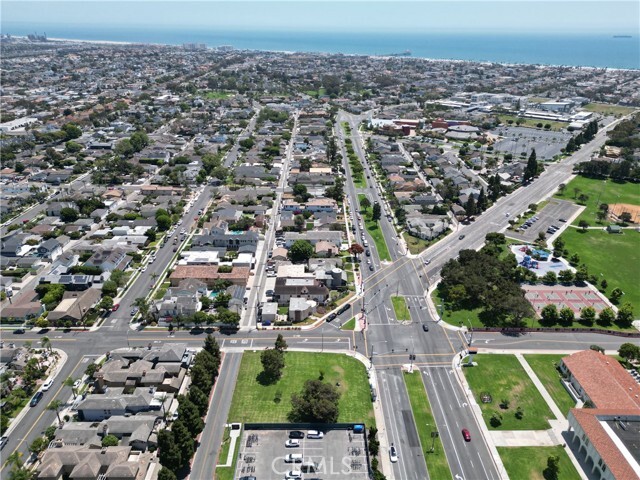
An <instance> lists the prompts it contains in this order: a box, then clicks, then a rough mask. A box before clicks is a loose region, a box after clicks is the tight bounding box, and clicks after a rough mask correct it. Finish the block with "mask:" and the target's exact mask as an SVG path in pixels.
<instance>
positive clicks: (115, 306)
mask: <svg viewBox="0 0 640 480" xmlns="http://www.w3.org/2000/svg"><path fill="white" fill-rule="evenodd" d="M119 308H120V304H119V303H116V304H115V305H114V306H113V307H112V308H111V311H112V312H117V311H118V309H119Z"/></svg>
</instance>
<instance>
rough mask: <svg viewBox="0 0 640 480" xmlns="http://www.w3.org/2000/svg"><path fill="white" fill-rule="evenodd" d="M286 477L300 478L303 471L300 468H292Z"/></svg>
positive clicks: (290, 478)
mask: <svg viewBox="0 0 640 480" xmlns="http://www.w3.org/2000/svg"><path fill="white" fill-rule="evenodd" d="M284 478H285V479H287V480H295V479H298V478H302V472H301V471H300V470H291V471H289V472H287V474H286V475H285V476H284Z"/></svg>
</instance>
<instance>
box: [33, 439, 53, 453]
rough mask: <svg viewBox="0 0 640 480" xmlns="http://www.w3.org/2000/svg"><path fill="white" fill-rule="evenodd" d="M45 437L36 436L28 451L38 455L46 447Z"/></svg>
mask: <svg viewBox="0 0 640 480" xmlns="http://www.w3.org/2000/svg"><path fill="white" fill-rule="evenodd" d="M48 443H49V442H47V439H46V438H44V437H37V438H36V439H35V440H34V441H33V442H31V445H29V451H30V452H31V453H33V454H35V455H38V454H39V453H40V452H42V451H44V450H45V449H46V448H47V444H48Z"/></svg>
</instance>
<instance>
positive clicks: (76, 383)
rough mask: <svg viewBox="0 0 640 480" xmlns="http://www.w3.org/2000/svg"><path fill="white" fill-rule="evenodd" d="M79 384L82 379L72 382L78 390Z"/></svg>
mask: <svg viewBox="0 0 640 480" xmlns="http://www.w3.org/2000/svg"><path fill="white" fill-rule="evenodd" d="M80 385H82V380H80V379H78V380H76V381H75V382H73V388H74V390H78V389H79V388H80Z"/></svg>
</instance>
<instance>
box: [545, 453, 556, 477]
mask: <svg viewBox="0 0 640 480" xmlns="http://www.w3.org/2000/svg"><path fill="white" fill-rule="evenodd" d="M559 465H560V458H559V457H558V456H557V455H550V456H549V458H547V468H545V469H544V470H543V471H542V476H543V477H544V479H545V480H558V474H559V473H560V466H559Z"/></svg>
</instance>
